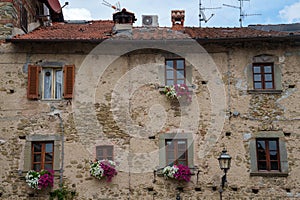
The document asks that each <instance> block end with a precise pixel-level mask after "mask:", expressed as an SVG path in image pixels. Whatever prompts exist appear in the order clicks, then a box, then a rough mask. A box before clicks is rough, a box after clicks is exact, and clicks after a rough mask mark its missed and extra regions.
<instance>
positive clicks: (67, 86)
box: [63, 65, 75, 99]
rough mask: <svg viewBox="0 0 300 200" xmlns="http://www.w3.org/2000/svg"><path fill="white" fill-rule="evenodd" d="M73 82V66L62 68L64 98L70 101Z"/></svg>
mask: <svg viewBox="0 0 300 200" xmlns="http://www.w3.org/2000/svg"><path fill="white" fill-rule="evenodd" d="M74 81H75V65H66V66H65V67H64V94H63V95H64V98H65V99H71V98H72V97H73V89H74Z"/></svg>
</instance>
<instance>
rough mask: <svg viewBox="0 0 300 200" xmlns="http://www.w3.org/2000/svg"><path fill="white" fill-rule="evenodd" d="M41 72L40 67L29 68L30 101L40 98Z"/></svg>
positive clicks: (31, 66) (28, 91)
mask: <svg viewBox="0 0 300 200" xmlns="http://www.w3.org/2000/svg"><path fill="white" fill-rule="evenodd" d="M40 72H41V67H40V66H35V65H29V66H28V87H27V98H28V99H38V98H39V73H40Z"/></svg>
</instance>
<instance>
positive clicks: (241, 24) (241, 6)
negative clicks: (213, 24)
mask: <svg viewBox="0 0 300 200" xmlns="http://www.w3.org/2000/svg"><path fill="white" fill-rule="evenodd" d="M238 1H239V2H240V6H232V5H228V4H223V6H227V7H231V8H237V9H239V10H240V19H239V22H240V27H243V19H244V17H247V16H254V15H261V14H245V13H244V12H243V2H244V1H250V0H238Z"/></svg>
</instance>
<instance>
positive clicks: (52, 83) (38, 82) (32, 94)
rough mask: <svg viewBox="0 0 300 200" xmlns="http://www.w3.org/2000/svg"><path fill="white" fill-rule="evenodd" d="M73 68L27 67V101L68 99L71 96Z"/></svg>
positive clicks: (68, 66)
mask: <svg viewBox="0 0 300 200" xmlns="http://www.w3.org/2000/svg"><path fill="white" fill-rule="evenodd" d="M74 77H75V66H74V65H67V66H64V67H41V66H34V65H29V66H28V90H27V97H28V98H29V99H44V100H52V99H62V98H65V99H70V98H72V96H73V87H74Z"/></svg>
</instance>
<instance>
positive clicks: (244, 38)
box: [193, 35, 300, 42]
mask: <svg viewBox="0 0 300 200" xmlns="http://www.w3.org/2000/svg"><path fill="white" fill-rule="evenodd" d="M193 39H195V40H197V41H198V42H236V41H240V42H244V41H245V42H246V41H272V40H273V41H277V40H280V41H286V40H295V39H300V35H289V36H264V37H262V36H257V37H236V38H200V37H195V38H193Z"/></svg>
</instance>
